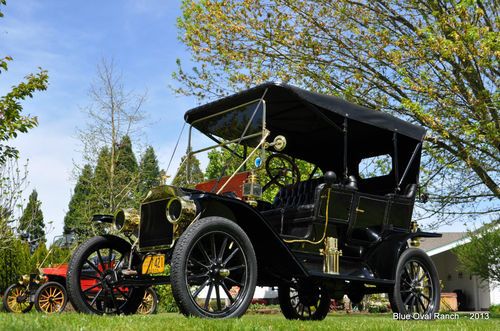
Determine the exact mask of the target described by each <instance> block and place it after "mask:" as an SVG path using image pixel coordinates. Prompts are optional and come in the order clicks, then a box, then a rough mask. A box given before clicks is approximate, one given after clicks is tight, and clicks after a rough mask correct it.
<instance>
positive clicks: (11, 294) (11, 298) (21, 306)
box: [3, 284, 33, 314]
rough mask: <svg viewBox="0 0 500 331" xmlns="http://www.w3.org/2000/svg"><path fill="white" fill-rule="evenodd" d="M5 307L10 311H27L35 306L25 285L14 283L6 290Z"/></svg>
mask: <svg viewBox="0 0 500 331" xmlns="http://www.w3.org/2000/svg"><path fill="white" fill-rule="evenodd" d="M3 307H4V309H5V310H6V311H8V312H10V313H18V314H19V313H27V312H29V311H30V310H31V308H32V307H33V302H30V295H29V292H28V289H27V288H26V287H25V286H22V285H19V284H13V285H11V286H9V287H8V288H7V290H5V293H4V296H3Z"/></svg>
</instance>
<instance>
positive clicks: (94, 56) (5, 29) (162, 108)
mask: <svg viewBox="0 0 500 331" xmlns="http://www.w3.org/2000/svg"><path fill="white" fill-rule="evenodd" d="M3 11H4V14H5V17H4V18H3V19H0V55H1V56H5V55H10V56H11V57H13V58H14V61H13V62H11V63H10V66H9V71H8V72H7V73H2V75H1V79H0V95H4V94H5V92H6V91H7V90H8V88H9V87H10V86H11V85H14V84H17V83H18V82H20V81H21V80H22V78H23V77H24V76H25V75H26V74H28V73H31V72H35V71H37V68H38V67H42V68H43V69H46V70H48V72H49V76H50V77H49V88H48V90H47V91H45V92H40V93H37V94H36V95H35V97H34V98H33V99H32V100H29V101H27V102H25V103H24V107H25V112H26V113H29V114H32V115H36V116H38V119H39V126H38V127H37V128H35V129H33V130H31V131H30V132H29V134H24V135H21V136H20V137H19V138H18V139H17V140H16V141H15V145H17V146H18V147H19V149H20V151H21V159H22V160H25V159H27V158H28V159H29V180H30V186H29V188H28V189H27V190H26V191H27V192H26V193H27V194H29V192H30V191H31V189H32V188H36V189H37V190H38V193H39V198H40V200H41V201H42V203H43V205H42V208H43V212H44V216H45V219H46V221H53V222H54V223H53V224H54V229H52V230H51V231H50V234H49V238H52V237H53V236H54V235H57V234H60V233H61V232H62V224H63V218H64V215H65V212H66V210H67V206H68V202H69V199H70V196H71V191H72V188H73V185H74V178H73V175H72V173H73V170H74V163H75V162H76V163H79V162H81V160H80V156H79V152H78V151H79V150H81V144H80V143H79V141H78V139H77V137H76V132H75V131H76V128H77V127H83V123H84V122H85V121H86V117H85V115H84V114H83V113H82V112H81V109H82V107H85V106H86V105H88V104H89V103H90V100H89V97H88V95H87V92H88V89H89V86H90V84H91V82H92V81H93V80H94V78H95V72H96V65H97V63H98V62H99V61H100V60H101V59H102V58H103V57H104V58H113V59H114V63H115V65H116V67H117V69H119V70H120V71H121V72H122V74H123V80H124V83H125V86H126V88H127V89H131V90H135V91H136V92H138V93H141V92H144V91H146V90H147V94H148V99H147V102H146V104H145V105H144V108H143V110H144V111H145V112H146V113H147V115H148V119H147V123H149V125H148V126H147V127H146V129H145V130H144V136H143V137H142V140H143V143H144V144H151V145H153V146H154V148H155V149H156V151H157V153H158V156H159V159H160V163H161V166H162V167H166V166H167V163H168V159H169V157H170V153H171V151H172V149H173V146H174V145H175V141H176V138H177V135H178V134H179V130H180V128H181V126H182V123H183V114H184V112H185V111H186V110H187V109H189V108H191V107H193V106H195V105H196V101H195V100H194V99H190V98H186V97H178V96H175V95H174V94H173V92H172V91H171V89H170V88H169V85H172V84H175V82H174V81H172V79H171V72H172V71H174V70H175V66H176V65H175V60H176V58H181V59H188V58H189V54H188V53H187V52H186V49H185V47H184V46H183V45H182V44H181V43H180V42H179V41H178V39H177V31H176V26H175V24H176V18H177V16H178V15H179V14H180V3H179V2H178V1H161V0H121V1H118V0H112V1H84V2H82V1H62V0H61V1H55V0H51V1H36V0H23V1H14V0H8V1H7V6H6V7H4V8H3ZM22 160H21V161H22Z"/></svg>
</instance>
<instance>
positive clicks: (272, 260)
mask: <svg viewBox="0 0 500 331" xmlns="http://www.w3.org/2000/svg"><path fill="white" fill-rule="evenodd" d="M193 198H194V197H193ZM194 199H195V200H196V202H197V204H198V206H199V208H200V209H199V210H200V212H201V217H202V218H203V217H208V216H220V217H224V218H227V219H229V220H232V221H234V222H235V223H237V224H238V225H239V226H240V227H241V228H242V229H243V231H245V233H246V234H247V235H248V237H249V238H250V241H251V242H252V245H253V247H254V250H255V254H256V256H257V265H258V280H257V285H261V286H264V285H267V286H276V285H278V282H279V280H280V279H286V280H289V279H291V278H292V277H307V276H308V273H307V271H306V270H305V269H304V267H303V266H302V264H301V263H300V262H299V261H298V260H297V258H296V257H295V256H294V255H293V253H292V252H291V251H290V249H289V248H288V247H287V246H286V244H285V243H284V242H283V240H282V239H281V238H280V237H279V235H278V234H277V233H276V231H274V229H273V228H272V227H271V225H270V224H269V223H268V222H267V221H266V220H265V219H264V218H263V217H262V215H261V214H260V213H259V212H258V211H256V210H255V209H254V208H253V207H251V206H250V205H248V204H247V203H245V202H243V201H241V200H237V199H233V198H229V197H224V196H219V195H215V194H209V193H208V194H201V195H200V196H198V197H196V198H194Z"/></svg>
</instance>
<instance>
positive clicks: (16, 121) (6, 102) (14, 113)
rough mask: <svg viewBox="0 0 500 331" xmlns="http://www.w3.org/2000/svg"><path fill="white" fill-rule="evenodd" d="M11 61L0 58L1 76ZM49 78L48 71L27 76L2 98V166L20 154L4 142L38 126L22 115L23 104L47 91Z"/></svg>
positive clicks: (0, 104)
mask: <svg viewBox="0 0 500 331" xmlns="http://www.w3.org/2000/svg"><path fill="white" fill-rule="evenodd" d="M5 5H6V1H5V0H2V1H0V9H1V6H5ZM2 17H3V13H2V12H1V11H0V18H2ZM9 61H12V58H11V57H10V56H5V57H3V58H1V57H0V74H1V73H2V71H7V70H8V68H9V66H8V62H9ZM48 78H49V77H48V75H47V71H45V70H41V69H40V71H39V72H38V73H36V74H29V75H27V76H26V77H25V81H23V82H21V83H19V84H18V85H16V86H13V87H12V88H11V90H10V91H9V92H7V94H6V95H4V96H2V97H0V164H3V163H5V161H6V160H7V159H8V158H11V157H17V156H18V154H19V151H18V150H17V149H16V148H15V147H12V146H8V145H4V144H3V143H2V142H4V141H8V140H10V139H13V138H16V137H17V135H18V134H19V133H26V132H28V130H29V129H32V128H33V127H35V126H37V124H38V120H37V118H36V117H33V116H29V115H23V114H22V111H23V107H22V105H21V102H22V101H23V100H25V99H26V98H32V97H33V93H35V92H36V91H44V90H46V89H47V81H48Z"/></svg>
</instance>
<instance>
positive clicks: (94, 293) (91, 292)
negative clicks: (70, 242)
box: [66, 236, 145, 314]
mask: <svg viewBox="0 0 500 331" xmlns="http://www.w3.org/2000/svg"><path fill="white" fill-rule="evenodd" d="M130 249H131V246H130V244H129V243H128V242H127V241H125V240H124V239H122V238H119V237H116V236H97V237H93V238H90V239H89V240H87V241H86V242H84V243H83V244H82V245H81V246H79V247H78V248H77V250H76V251H75V252H74V253H73V256H72V257H71V260H70V262H69V267H68V274H67V281H66V284H67V286H68V294H69V298H70V301H71V303H72V304H73V306H74V307H75V309H76V310H77V311H79V312H82V313H88V314H133V313H135V312H136V311H137V308H138V307H139V305H140V304H141V301H142V298H143V296H144V291H145V289H144V288H142V287H133V286H123V285H119V279H120V272H121V270H122V269H126V268H127V267H128V263H129V262H128V261H129V258H130ZM138 264H139V261H138V258H137V257H135V255H133V260H132V266H136V265H138Z"/></svg>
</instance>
